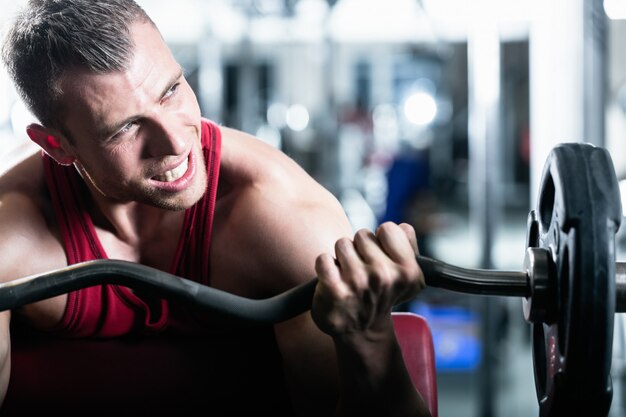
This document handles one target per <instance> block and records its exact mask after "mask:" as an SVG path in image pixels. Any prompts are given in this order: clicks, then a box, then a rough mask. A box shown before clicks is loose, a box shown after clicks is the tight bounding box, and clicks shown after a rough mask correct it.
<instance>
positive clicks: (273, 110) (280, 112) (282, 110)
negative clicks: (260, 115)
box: [267, 103, 287, 129]
mask: <svg viewBox="0 0 626 417" xmlns="http://www.w3.org/2000/svg"><path fill="white" fill-rule="evenodd" d="M267 122H268V123H269V124H270V126H272V127H275V128H276V129H282V128H283V127H285V126H286V125H287V106H285V105H284V104H283V103H272V104H270V106H269V107H268V109H267Z"/></svg>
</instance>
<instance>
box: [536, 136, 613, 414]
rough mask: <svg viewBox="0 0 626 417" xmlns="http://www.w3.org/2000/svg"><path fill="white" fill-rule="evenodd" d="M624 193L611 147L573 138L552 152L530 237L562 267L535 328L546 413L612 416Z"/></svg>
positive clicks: (542, 406)
mask: <svg viewBox="0 0 626 417" xmlns="http://www.w3.org/2000/svg"><path fill="white" fill-rule="evenodd" d="M619 195H620V194H619V189H618V185H617V179H616V177H615V171H614V168H613V163H612V161H611V158H610V156H609V154H608V152H607V151H606V150H605V149H603V148H599V147H594V146H592V145H589V144H583V143H568V144H562V145H559V146H557V147H555V148H554V149H553V150H552V152H551V153H550V155H549V156H548V159H547V161H546V164H545V167H544V171H543V177H542V180H541V187H540V193H539V199H538V203H537V209H536V210H535V212H534V213H532V215H531V216H530V220H529V239H528V240H529V242H528V245H530V246H538V247H542V248H546V249H548V250H549V251H550V253H551V255H552V258H553V260H554V262H555V265H556V268H555V270H556V278H555V280H556V282H555V283H554V284H555V290H556V293H557V299H558V301H557V303H556V305H555V306H549V309H550V310H551V314H548V317H547V318H546V320H545V321H546V322H543V323H541V322H540V323H535V324H533V325H532V327H533V329H532V333H533V361H534V368H535V383H536V389H537V398H538V400H539V406H540V415H541V417H547V416H565V415H568V416H569V415H584V416H586V417H592V416H606V415H607V414H608V411H609V408H610V405H611V399H612V387H611V377H610V370H611V356H612V345H613V319H614V313H615V233H616V232H617V229H618V228H619V224H620V220H621V203H620V198H619Z"/></svg>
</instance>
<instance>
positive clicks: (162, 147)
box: [145, 114, 186, 157]
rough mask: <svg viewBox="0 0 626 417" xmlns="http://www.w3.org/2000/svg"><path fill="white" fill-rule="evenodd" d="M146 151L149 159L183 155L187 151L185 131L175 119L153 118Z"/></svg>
mask: <svg viewBox="0 0 626 417" xmlns="http://www.w3.org/2000/svg"><path fill="white" fill-rule="evenodd" d="M149 129H150V130H149V132H148V136H147V140H146V143H145V151H146V152H147V154H148V155H149V157H163V156H168V155H181V154H182V153H183V152H185V150H186V141H185V129H184V127H183V125H182V124H181V123H180V122H179V121H177V120H176V118H175V117H172V116H168V115H163V114H161V115H158V116H155V117H153V118H151V120H150V122H149Z"/></svg>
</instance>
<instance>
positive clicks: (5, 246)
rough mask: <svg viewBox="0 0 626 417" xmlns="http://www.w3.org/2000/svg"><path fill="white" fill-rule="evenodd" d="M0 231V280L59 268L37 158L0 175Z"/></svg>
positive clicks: (60, 255) (61, 260)
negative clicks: (0, 231)
mask: <svg viewBox="0 0 626 417" xmlns="http://www.w3.org/2000/svg"><path fill="white" fill-rule="evenodd" d="M0 230H2V233H1V234H0V259H1V260H2V262H1V263H0V265H1V266H0V281H7V280H11V279H14V278H18V277H20V276H25V275H30V274H34V273H40V272H44V271H47V270H49V269H52V268H56V267H61V266H63V264H64V259H65V257H64V255H63V251H62V248H61V246H60V244H59V241H58V239H57V238H56V236H55V233H54V225H53V221H52V218H51V209H50V207H49V201H48V198H47V192H46V190H45V187H44V180H43V167H42V164H41V157H40V156H39V155H33V156H31V157H28V158H27V159H25V160H23V161H22V162H20V163H18V164H17V165H15V166H13V167H12V168H11V169H9V170H8V171H6V172H5V173H4V174H2V176H0Z"/></svg>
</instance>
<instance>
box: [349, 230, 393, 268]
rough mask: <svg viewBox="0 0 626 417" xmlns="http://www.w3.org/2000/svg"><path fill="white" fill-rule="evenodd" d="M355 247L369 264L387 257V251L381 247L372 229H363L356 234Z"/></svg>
mask: <svg viewBox="0 0 626 417" xmlns="http://www.w3.org/2000/svg"><path fill="white" fill-rule="evenodd" d="M354 247H355V249H356V251H357V253H358V254H359V256H360V257H361V258H362V259H363V261H364V262H365V263H367V264H370V265H371V264H374V263H376V261H377V260H381V259H383V258H387V255H386V254H385V252H383V249H382V248H381V247H380V243H378V239H377V238H376V235H374V233H372V232H371V231H370V230H367V229H361V230H359V231H357V232H356V234H355V235H354Z"/></svg>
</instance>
